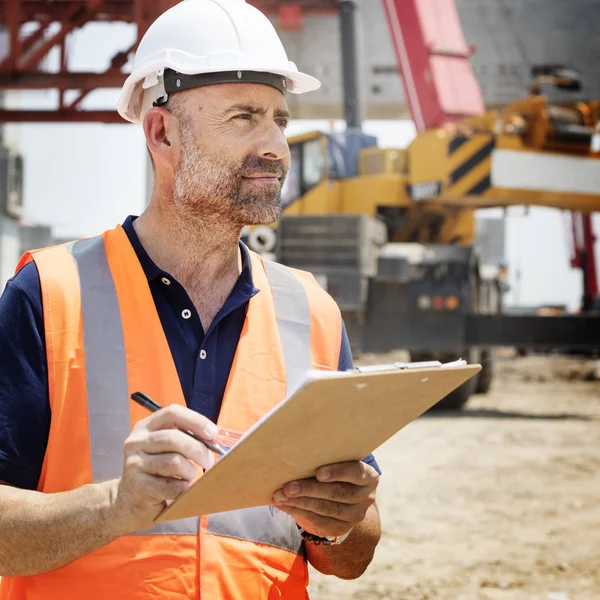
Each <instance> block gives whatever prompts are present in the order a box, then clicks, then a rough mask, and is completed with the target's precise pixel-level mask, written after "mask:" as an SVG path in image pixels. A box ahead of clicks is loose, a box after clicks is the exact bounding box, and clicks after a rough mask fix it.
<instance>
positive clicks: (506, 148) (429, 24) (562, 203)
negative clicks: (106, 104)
mask: <svg viewBox="0 0 600 600" xmlns="http://www.w3.org/2000/svg"><path fill="white" fill-rule="evenodd" d="M177 1H178V0H135V1H133V0H123V1H119V2H111V1H109V0H91V1H88V2H72V1H70V0H57V1H55V2H26V1H25V0H0V11H1V12H2V14H3V15H4V17H5V20H4V22H3V24H4V25H5V26H6V30H7V32H8V38H7V40H6V46H7V48H6V50H7V55H6V56H5V57H4V58H3V60H2V62H1V64H0V88H1V89H2V90H8V89H20V90H35V89H56V90H57V91H58V94H57V98H58V103H57V106H56V108H54V109H51V110H45V109H44V110H22V109H20V108H18V109H10V110H8V109H6V108H3V109H0V123H10V122H58V123H64V122H68V123H73V122H103V123H117V122H122V120H121V118H120V117H119V115H118V114H117V113H116V111H114V110H89V109H86V107H85V106H84V105H83V104H84V101H85V99H86V98H87V97H88V95H89V94H90V93H92V92H93V91H94V90H96V89H99V88H103V87H120V86H121V85H122V83H123V81H124V79H125V77H126V74H125V73H124V72H123V67H124V65H125V64H126V63H127V60H128V57H129V55H130V54H131V52H132V51H133V50H135V48H136V47H137V44H138V43H139V40H140V39H141V36H142V35H143V33H144V31H145V30H146V28H147V27H148V25H149V23H151V22H152V21H153V20H154V18H155V17H156V16H158V14H160V13H162V12H163V11H164V10H166V9H167V8H169V7H170V6H172V5H173V4H175V3H176V2H177ZM369 1H370V2H371V1H374V0H369ZM382 2H383V4H384V6H385V9H386V15H387V18H388V22H389V29H390V33H391V38H392V40H393V45H394V49H395V52H396V56H397V63H398V68H399V71H400V75H401V79H402V81H403V82H404V85H405V89H406V97H407V101H408V105H409V108H410V111H411V114H412V116H413V120H414V122H415V124H416V127H417V130H418V132H419V134H418V136H417V138H416V139H415V141H414V142H413V143H412V144H411V145H410V147H409V148H408V149H406V150H402V149H400V150H389V149H387V150H382V149H378V148H377V147H376V140H375V139H374V138H370V137H369V136H365V135H364V134H363V133H361V132H360V121H361V119H360V102H359V101H358V96H359V93H358V92H359V90H360V88H361V82H360V81H359V78H358V73H359V70H358V69H357V68H356V58H357V53H358V52H359V50H358V49H357V44H356V39H355V28H354V25H355V22H354V21H355V11H354V8H355V6H354V5H355V0H339V1H336V0H302V1H301V2H300V1H299V2H298V3H296V2H292V3H290V2H278V1H277V0H263V1H262V2H259V1H258V0H257V1H256V2H253V3H255V4H260V5H261V8H263V9H265V8H267V9H269V11H275V12H277V14H279V17H280V18H283V17H284V16H285V17H286V18H288V19H289V18H292V20H293V17H294V15H297V14H298V12H299V11H300V10H304V8H306V10H311V11H313V13H314V14H320V13H321V12H323V11H326V10H335V8H336V6H337V8H339V16H340V23H341V33H342V36H341V37H342V45H343V50H342V62H343V69H344V88H345V93H344V109H345V115H346V121H347V124H348V131H347V132H346V133H345V134H342V135H339V136H338V135H326V134H323V133H317V132H315V133H313V134H308V135H306V136H302V137H300V138H295V139H292V140H291V151H292V155H293V159H294V163H293V169H292V172H291V173H290V175H289V178H288V183H287V187H286V190H285V199H284V201H285V203H286V207H285V210H284V215H283V218H282V219H281V221H280V223H279V224H278V228H277V234H276V235H273V234H274V232H273V231H272V230H271V229H268V230H263V231H260V230H258V231H256V230H255V231H253V232H252V233H251V241H252V242H253V244H255V245H256V246H257V247H259V249H260V248H262V249H263V250H270V251H274V252H275V254H276V255H277V257H278V258H279V259H280V260H281V261H282V262H284V263H287V264H290V265H295V266H300V267H304V268H308V269H310V270H311V271H313V272H314V273H315V274H316V275H317V277H318V278H319V279H320V280H321V281H322V283H323V285H324V286H326V287H327V288H328V289H329V291H330V292H331V293H332V294H333V295H334V297H335V298H336V299H337V300H338V303H339V304H340V306H341V308H342V311H343V313H344V318H345V322H346V325H347V328H348V332H349V335H350V338H351V341H352V343H353V345H354V346H355V348H356V349H360V350H362V351H385V350H387V349H392V348H406V349H408V350H410V351H411V352H412V354H413V356H414V357H430V356H440V357H449V358H455V357H457V356H459V355H462V356H465V357H468V358H469V359H471V360H480V361H481V362H482V363H483V364H484V370H483V372H482V377H481V378H479V380H478V381H477V382H476V385H477V389H478V390H479V391H484V390H485V389H486V388H487V387H489V382H490V377H491V373H492V371H491V369H490V368H489V364H490V360H491V348H492V347H494V346H497V345H514V346H519V347H529V348H534V349H547V348H563V347H569V348H576V349H581V350H589V349H594V348H598V347H599V346H600V333H599V332H600V327H599V325H600V321H599V320H598V318H597V317H596V316H595V315H594V314H592V313H591V312H588V313H582V314H581V315H578V316H570V315H558V316H554V317H546V316H544V317H542V316H537V315H514V314H510V315H504V314H502V291H503V289H504V287H505V280H504V276H505V268H504V266H503V265H484V264H481V261H480V259H479V257H478V256H477V253H476V252H475V250H474V248H473V240H474V236H475V217H474V210H475V209H477V208H480V207H487V206H510V205H522V204H533V205H536V204H537V205H540V206H553V207H556V208H559V209H565V210H569V211H577V214H580V213H581V214H582V215H583V216H581V217H579V216H576V217H575V219H576V220H577V223H576V222H575V221H573V229H574V231H575V230H576V232H577V237H576V238H575V239H574V244H573V264H575V265H576V266H579V267H581V268H582V269H584V270H585V271H586V273H587V274H588V276H587V277H586V282H587V292H586V296H587V297H588V298H589V299H591V300H590V301H586V303H585V304H586V306H590V305H593V304H596V303H597V296H598V292H597V282H596V285H595V287H594V278H593V274H595V266H594V260H595V259H594V253H593V245H592V244H593V231H592V228H591V220H590V219H589V213H590V211H594V210H598V208H599V204H600V202H599V196H598V192H597V190H599V189H600V182H599V181H597V173H598V168H597V166H596V165H598V161H597V159H596V160H595V161H594V160H593V159H592V158H590V157H588V154H589V152H590V146H589V143H588V138H589V133H590V131H591V130H592V129H593V128H594V127H597V122H598V105H597V103H590V102H588V103H575V102H574V103H570V104H553V103H552V102H550V101H549V100H548V99H547V98H546V97H545V96H544V95H542V94H541V93H540V92H541V91H542V89H541V86H542V85H548V84H550V85H555V86H559V87H562V88H563V89H568V88H570V89H573V88H575V87H577V85H578V83H577V81H576V77H574V76H573V74H571V73H567V72H565V71H564V70H555V71H553V72H551V73H545V74H544V73H540V74H539V75H540V76H539V77H538V79H537V81H536V83H535V86H534V89H533V90H532V94H530V96H529V97H528V98H527V99H525V100H523V101H522V102H520V103H515V104H513V105H511V106H510V107H506V108H505V109H504V110H501V111H497V112H486V111H485V109H484V105H483V101H482V98H481V92H480V89H479V86H478V84H477V81H476V79H475V76H474V74H473V71H472V69H471V67H470V65H469V62H468V58H469V56H470V54H471V48H470V47H469V46H468V45H467V44H466V42H465V40H464V36H463V34H462V31H461V27H460V23H459V20H458V15H457V12H456V7H455V6H454V2H453V1H452V0H437V1H435V2H434V1H432V0H427V1H425V0H382ZM300 4H301V5H302V7H301V6H300ZM363 7H365V9H366V8H368V3H367V2H364V3H363ZM94 21H98V22H109V21H110V22H116V21H122V22H127V23H136V24H137V36H136V38H135V39H134V40H132V42H131V45H130V46H129V47H126V48H124V49H123V50H122V51H121V52H118V53H116V54H114V55H113V56H111V57H108V60H107V61H106V64H107V68H106V70H105V71H104V72H102V73H97V72H85V71H75V70H73V69H70V68H69V60H68V58H69V56H68V54H69V53H68V51H67V50H68V48H67V47H66V44H65V41H66V39H67V37H68V36H69V34H70V33H71V32H73V31H75V30H77V29H78V28H81V27H82V26H83V25H85V24H86V23H88V22H94ZM28 23H29V24H34V25H35V26H34V27H29V28H25V27H23V28H22V26H23V25H25V24H28ZM54 24H58V27H54ZM55 50H56V51H57V52H58V56H59V59H60V69H58V70H55V71H50V70H47V69H45V68H44V60H45V59H46V58H47V57H48V56H49V53H50V52H51V51H55ZM69 90H77V93H76V94H74V95H72V97H71V98H69V97H68V94H67V93H66V92H67V91H69ZM580 225H581V226H580ZM579 232H581V235H579ZM472 391H473V390H472V389H466V388H462V389H461V390H459V391H457V393H456V395H455V396H454V397H453V398H449V399H448V402H447V403H446V405H447V406H455V407H457V406H460V405H462V404H464V402H465V401H466V399H467V398H468V396H469V395H470V393H471V392H472Z"/></svg>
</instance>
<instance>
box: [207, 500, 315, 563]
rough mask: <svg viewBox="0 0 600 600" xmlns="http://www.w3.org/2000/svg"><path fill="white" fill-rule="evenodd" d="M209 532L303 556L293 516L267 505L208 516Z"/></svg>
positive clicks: (302, 545) (300, 540) (299, 536)
mask: <svg viewBox="0 0 600 600" xmlns="http://www.w3.org/2000/svg"><path fill="white" fill-rule="evenodd" d="M207 531H208V533H212V534H214V535H221V536H224V537H230V538H236V539H238V540H246V541H250V542H257V543H259V544H265V545H268V546H274V547H275V548H281V549H283V550H288V551H289V552H293V553H294V554H299V555H301V556H304V543H303V540H302V536H301V535H300V533H299V532H298V527H297V526H296V522H295V521H294V519H293V518H292V517H290V516H289V515H286V514H285V513H283V512H281V511H280V510H277V509H273V510H272V511H271V509H270V508H269V507H268V506H259V507H257V508H246V509H244V510H233V511H229V512H224V513H217V514H214V515H209V516H208V529H207Z"/></svg>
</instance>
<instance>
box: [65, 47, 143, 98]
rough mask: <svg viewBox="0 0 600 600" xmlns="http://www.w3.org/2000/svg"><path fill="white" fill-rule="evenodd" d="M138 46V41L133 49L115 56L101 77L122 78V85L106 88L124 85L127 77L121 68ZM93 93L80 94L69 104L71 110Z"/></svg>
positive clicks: (87, 90)
mask: <svg viewBox="0 0 600 600" xmlns="http://www.w3.org/2000/svg"><path fill="white" fill-rule="evenodd" d="M137 45H138V41H137V40H136V42H135V43H134V44H133V46H131V48H129V49H128V50H126V51H125V52H119V53H118V54H115V56H113V58H112V60H111V61H110V67H109V68H108V69H107V70H106V71H105V72H104V73H102V74H101V75H100V77H102V76H104V77H106V79H107V80H108V79H109V78H110V77H120V78H121V83H119V84H118V85H114V86H106V87H121V86H122V85H123V82H124V81H125V78H126V75H124V74H123V73H121V68H122V67H123V66H124V65H125V63H126V62H127V59H128V57H129V54H130V53H131V52H133V51H134V50H135V48H137ZM94 81H96V79H94ZM98 87H101V86H99V85H96V88H98ZM92 91H93V90H92V89H84V90H83V91H82V92H81V94H79V96H77V98H75V100H73V102H71V104H69V109H76V108H77V107H78V106H79V105H80V104H81V102H83V100H84V99H85V97H86V96H87V95H88V94H89V93H90V92H92Z"/></svg>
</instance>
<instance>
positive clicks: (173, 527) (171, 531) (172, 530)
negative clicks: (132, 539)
mask: <svg viewBox="0 0 600 600" xmlns="http://www.w3.org/2000/svg"><path fill="white" fill-rule="evenodd" d="M199 527H200V519H197V518H196V517H190V518H189V519H180V520H178V521H167V522H166V523H158V525H155V526H154V527H153V528H152V529H148V530H146V531H136V532H135V533H133V534H132V535H186V534H192V535H196V534H197V533H198V528H199Z"/></svg>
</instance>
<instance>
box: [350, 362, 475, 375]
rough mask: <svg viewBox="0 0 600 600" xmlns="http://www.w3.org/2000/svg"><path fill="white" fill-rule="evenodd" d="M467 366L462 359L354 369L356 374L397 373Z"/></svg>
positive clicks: (401, 363)
mask: <svg viewBox="0 0 600 600" xmlns="http://www.w3.org/2000/svg"><path fill="white" fill-rule="evenodd" d="M466 364H467V361H466V360H463V359H462V358H460V359H458V360H454V361H452V362H449V363H441V362H440V361H439V360H425V361H421V362H396V363H391V364H387V365H366V366H364V367H356V368H355V371H356V372H358V373H379V372H381V371H399V370H404V369H432V368H436V367H439V368H447V367H464V366H465V365H466Z"/></svg>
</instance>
